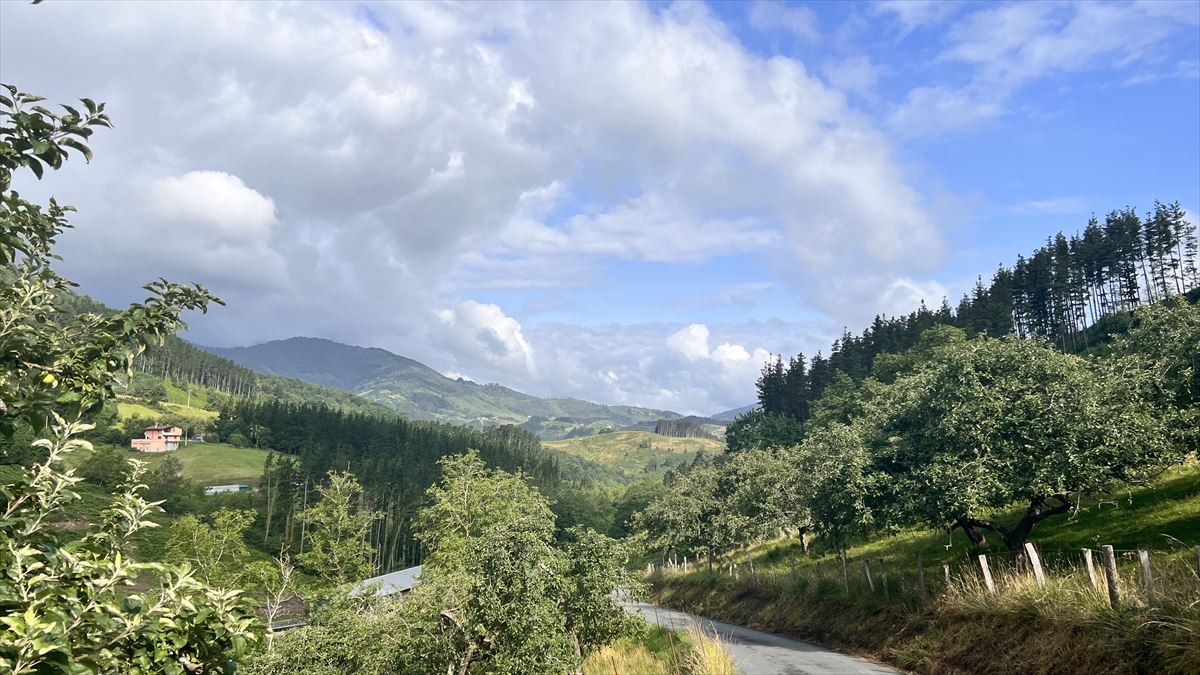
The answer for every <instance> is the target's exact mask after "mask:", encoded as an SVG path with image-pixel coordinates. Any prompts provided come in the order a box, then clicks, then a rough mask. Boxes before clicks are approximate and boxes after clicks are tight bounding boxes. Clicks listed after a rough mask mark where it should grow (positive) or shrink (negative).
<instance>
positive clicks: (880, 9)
mask: <svg viewBox="0 0 1200 675" xmlns="http://www.w3.org/2000/svg"><path fill="white" fill-rule="evenodd" d="M958 4H959V3H954V2H944V1H943V0H880V1H879V2H876V3H874V5H872V10H871V11H872V13H873V14H876V15H880V14H891V15H893V16H895V18H896V20H897V21H899V22H900V24H901V26H902V28H903V33H904V34H905V35H907V34H908V33H910V32H912V31H913V30H916V29H917V28H922V27H926V26H933V25H937V24H939V23H941V22H942V21H944V20H945V19H946V18H947V17H949V16H950V15H951V14H953V13H954V12H955V11H957V10H958Z"/></svg>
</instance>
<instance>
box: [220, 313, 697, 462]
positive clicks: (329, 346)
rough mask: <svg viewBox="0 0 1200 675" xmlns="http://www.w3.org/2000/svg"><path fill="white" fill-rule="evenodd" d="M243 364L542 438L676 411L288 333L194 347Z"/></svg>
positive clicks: (417, 414) (401, 407)
mask: <svg viewBox="0 0 1200 675" xmlns="http://www.w3.org/2000/svg"><path fill="white" fill-rule="evenodd" d="M202 349H204V350H206V351H209V352H211V353H213V354H216V355H218V356H223V357H225V358H227V359H229V360H231V361H233V362H235V363H238V364H240V365H242V366H244V367H246V368H249V369H251V370H254V371H257V372H260V373H268V374H272V375H282V376H285V377H292V378H296V379H298V380H303V381H305V382H311V383H313V384H320V385H323V386H327V387H335V388H338V389H342V390H345V391H350V392H354V393H357V394H359V395H361V396H363V397H364V398H367V399H370V400H372V401H376V402H378V403H381V404H383V405H385V406H387V407H389V408H391V409H393V410H395V411H397V412H400V413H403V414H404V415H407V416H408V417H410V418H411V419H423V420H436V421H439V422H448V423H452V424H468V425H472V426H494V425H498V424H518V425H521V426H522V427H524V428H526V429H528V430H529V431H532V432H533V433H536V434H538V435H539V436H541V437H543V438H564V437H567V436H572V435H574V436H578V435H586V434H590V433H597V432H600V431H609V430H615V429H624V428H627V427H635V426H644V425H650V426H651V427H652V426H653V425H654V423H655V422H656V421H657V420H660V419H677V418H679V417H682V416H681V415H679V414H678V413H675V412H671V411H668V410H653V409H649V408H638V407H634V406H608V405H603V404H599V403H592V402H589V401H582V400H579V399H573V398H538V397H537V396H532V395H530V394H525V393H522V392H519V391H516V390H514V389H510V388H508V387H504V386H501V385H498V384H477V383H475V382H470V381H468V380H463V379H452V378H449V377H446V376H445V375H442V374H441V373H439V372H437V371H436V370H434V369H433V368H430V367H429V366H426V365H425V364H423V363H421V362H419V361H415V360H413V359H410V358H407V357H404V356H400V355H398V354H393V353H391V352H389V351H387V350H385V349H379V348H376V347H355V346H353V345H346V344H342V343H340V342H334V341H332V340H326V339H323V338H310V337H294V338H288V339H286V340H274V341H271V342H264V343H262V344H258V345H254V346H250V347H202Z"/></svg>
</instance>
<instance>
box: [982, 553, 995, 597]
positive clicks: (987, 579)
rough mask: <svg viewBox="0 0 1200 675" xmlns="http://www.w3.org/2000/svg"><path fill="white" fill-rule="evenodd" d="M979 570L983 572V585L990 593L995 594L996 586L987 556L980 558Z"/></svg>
mask: <svg viewBox="0 0 1200 675" xmlns="http://www.w3.org/2000/svg"><path fill="white" fill-rule="evenodd" d="M979 568H980V569H982V570H983V584H984V585H985V586H987V589H988V593H992V594H995V592H996V584H995V582H993V581H992V569H991V568H990V567H988V561H987V556H986V555H983V554H981V555H980V556H979Z"/></svg>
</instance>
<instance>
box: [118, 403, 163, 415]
mask: <svg viewBox="0 0 1200 675" xmlns="http://www.w3.org/2000/svg"><path fill="white" fill-rule="evenodd" d="M162 414H163V413H162V411H160V410H155V409H154V408H151V407H148V406H146V405H143V404H141V403H129V402H126V401H120V402H118V403H117V415H118V416H120V418H121V419H123V420H127V419H129V418H130V417H133V416H134V415H136V416H138V417H143V418H149V419H154V418H155V417H161V416H162Z"/></svg>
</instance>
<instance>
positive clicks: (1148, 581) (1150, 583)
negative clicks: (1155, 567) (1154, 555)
mask: <svg viewBox="0 0 1200 675" xmlns="http://www.w3.org/2000/svg"><path fill="white" fill-rule="evenodd" d="M1138 559H1139V560H1140V561H1141V562H1142V583H1144V584H1145V585H1146V597H1147V598H1150V597H1153V596H1154V575H1153V574H1151V573H1150V552H1149V551H1145V550H1141V549H1139V550H1138Z"/></svg>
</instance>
